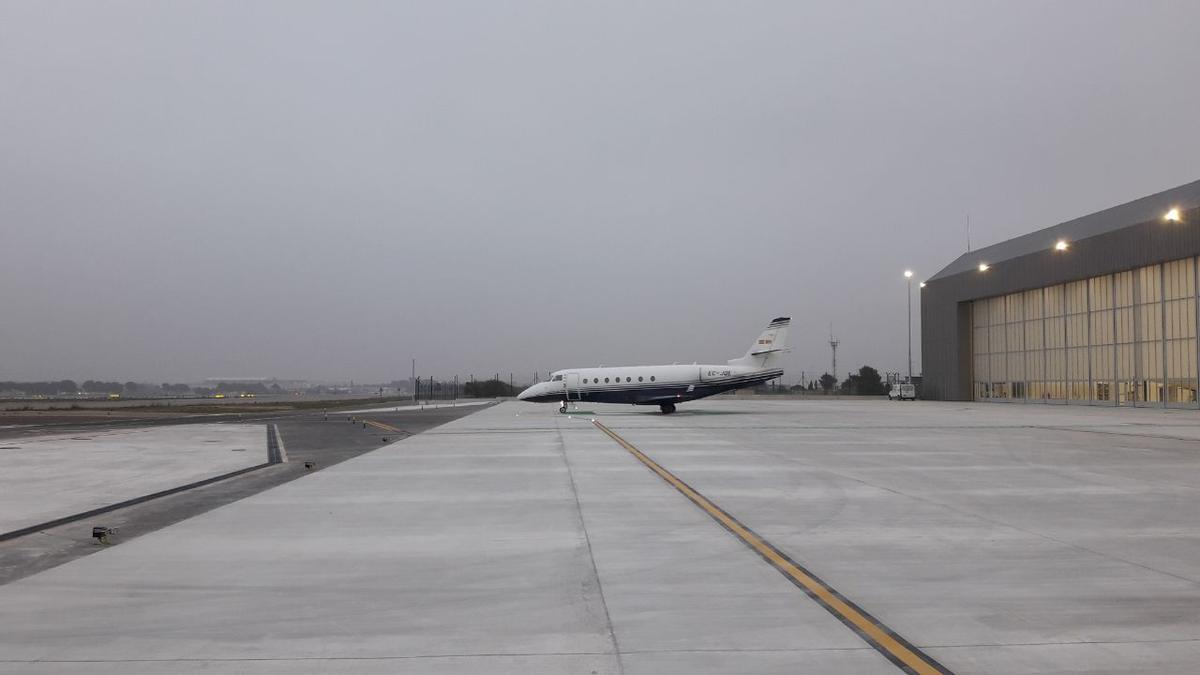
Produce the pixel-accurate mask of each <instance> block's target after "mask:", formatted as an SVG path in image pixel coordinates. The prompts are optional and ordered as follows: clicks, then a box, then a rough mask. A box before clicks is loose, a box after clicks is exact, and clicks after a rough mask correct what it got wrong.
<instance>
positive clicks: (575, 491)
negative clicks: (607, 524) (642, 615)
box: [555, 425, 625, 673]
mask: <svg viewBox="0 0 1200 675" xmlns="http://www.w3.org/2000/svg"><path fill="white" fill-rule="evenodd" d="M555 428H556V430H557V432H558V449H559V451H560V452H561V453H562V460H563V465H564V466H566V468H567V480H568V481H569V482H570V484H571V496H572V497H573V498H574V499H575V514H576V515H577V516H578V517H579V530H580V531H581V532H582V533H583V542H584V544H585V545H586V546H587V553H588V562H590V563H591V565H592V576H593V577H594V578H595V579H596V593H597V594H598V595H599V596H600V606H601V607H602V608H603V609H604V627H605V628H606V629H608V641H609V642H610V643H612V648H613V655H614V656H615V657H616V659H617V672H618V673H624V672H625V664H624V663H623V662H622V661H621V645H620V643H618V642H617V632H616V630H615V629H613V623H612V614H610V613H609V611H608V600H607V599H605V597H604V584H603V582H601V581H600V570H599V568H597V567H596V554H595V553H594V552H593V551H592V538H591V535H589V534H588V530H587V521H585V520H584V518H583V505H581V504H580V503H579V488H578V486H577V485H576V483H575V472H574V471H572V470H571V460H570V458H568V457H567V444H566V443H565V442H564V441H563V437H562V427H561V426H557V425H556V427H555Z"/></svg>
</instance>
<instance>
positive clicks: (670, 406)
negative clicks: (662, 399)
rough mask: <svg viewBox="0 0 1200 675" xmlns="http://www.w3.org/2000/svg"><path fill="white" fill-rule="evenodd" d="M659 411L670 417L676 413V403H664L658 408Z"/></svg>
mask: <svg viewBox="0 0 1200 675" xmlns="http://www.w3.org/2000/svg"><path fill="white" fill-rule="evenodd" d="M658 409H659V410H661V411H662V414H664V415H670V414H671V413H673V412H675V404H674V403H663V404H661V405H659V406H658Z"/></svg>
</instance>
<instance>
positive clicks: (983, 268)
mask: <svg viewBox="0 0 1200 675" xmlns="http://www.w3.org/2000/svg"><path fill="white" fill-rule="evenodd" d="M989 269H991V266H990V265H988V264H987V263H979V271H980V272H986V271H988V270H989Z"/></svg>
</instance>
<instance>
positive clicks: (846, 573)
mask: <svg viewBox="0 0 1200 675" xmlns="http://www.w3.org/2000/svg"><path fill="white" fill-rule="evenodd" d="M589 407H590V408H593V409H594V410H595V412H596V413H597V414H581V415H575V416H570V417H568V416H562V415H558V414H556V413H555V412H554V408H553V406H537V405H529V404H520V403H507V404H502V405H499V406H495V407H490V408H485V409H483V410H480V411H479V412H477V413H475V414H472V415H469V416H467V417H464V418H462V419H459V420H457V421H454V422H451V423H449V424H446V425H444V426H441V427H439V428H437V429H435V430H431V431H429V432H426V433H424V434H421V435H419V436H413V437H411V438H408V439H407V440H404V441H402V442H398V443H394V444H391V445H389V446H387V447H384V448H382V449H380V450H377V451H375V452H372V453H369V454H365V455H362V456H360V457H356V458H354V459H352V460H350V461H345V462H343V463H341V464H338V465H337V466H334V467H332V468H330V469H329V470H326V471H322V472H319V473H315V474H312V475H309V476H305V477H304V478H303V479H301V480H296V481H293V482H290V483H288V484H286V485H282V486H279V487H276V488H274V489H271V490H268V491H266V492H262V493H260V494H257V495H254V496H251V497H248V498H246V499H243V500H241V501H238V502H236V503H233V504H229V505H227V506H224V507H221V508H218V509H215V510H212V511H209V512H207V513H204V514H203V515H199V516H197V517H194V518H191V519H188V520H186V521H183V522H180V523H177V524H175V525H173V526H170V527H166V528H164V529H161V530H158V531H156V532H153V533H150V534H147V535H145V536H142V537H140V538H138V539H136V540H134V541H131V542H128V543H126V544H122V545H119V546H115V547H113V548H111V549H107V550H104V551H102V552H100V553H98V554H96V555H92V556H88V557H86V558H82V559H79V560H75V561H73V562H71V563H68V564H65V565H61V566H59V567H56V568H54V569H51V570H47V571H45V572H42V573H40V574H36V575H33V576H29V577H26V578H24V579H20V580H18V581H15V582H13V583H10V584H7V585H4V586H0V625H2V626H4V627H5V630H4V631H0V671H3V672H32V673H38V672H80V673H83V672H87V673H95V672H101V673H126V672H159V671H162V670H166V669H169V670H172V671H179V670H185V671H204V672H224V673H235V672H237V673H241V672H272V673H283V672H288V673H291V672H330V671H337V672H379V673H385V672H386V673H391V672H397V671H402V672H403V671H407V672H418V671H419V672H439V673H442V672H454V673H468V672H470V673H473V672H514V673H516V672H521V673H526V672H544V673H558V672H583V673H593V672H595V673H616V672H625V673H663V672H680V673H683V672H687V673H691V672H722V673H724V672H747V673H759V672H798V671H799V672H806V673H888V672H899V671H900V668H901V667H904V668H907V669H909V670H910V671H913V672H936V671H938V670H944V671H953V672H958V673H985V672H989V673H1001V672H1003V673H1007V672H1059V673H1061V672H1080V673H1082V672H1113V673H1116V672H1128V671H1131V670H1132V671H1159V672H1190V671H1192V670H1194V669H1195V665H1196V664H1197V663H1200V532H1198V531H1197V528H1196V525H1195V523H1196V522H1197V521H1198V520H1200V502H1198V500H1197V499H1196V496H1197V489H1198V488H1200V417H1198V416H1197V415H1196V413H1194V412H1163V411H1146V410H1135V411H1121V410H1111V409H1109V410H1103V409H1097V408H1058V407H1043V406H1004V405H985V404H937V403H886V402H880V401H870V402H868V401H830V402H823V401H771V400H749V401H738V400H715V401H714V400H709V401H700V402H696V403H692V404H689V405H688V406H686V407H681V409H680V411H679V412H678V413H676V414H675V415H670V416H662V415H660V414H658V413H657V411H656V410H652V409H635V408H628V407H611V408H610V407H605V406H589ZM593 418H594V419H595V420H596V421H598V422H599V423H600V424H598V425H597V424H594V423H593Z"/></svg>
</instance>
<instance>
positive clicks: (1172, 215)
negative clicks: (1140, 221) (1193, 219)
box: [1163, 209, 1182, 223]
mask: <svg viewBox="0 0 1200 675" xmlns="http://www.w3.org/2000/svg"><path fill="white" fill-rule="evenodd" d="M1163 220H1165V221H1167V222H1168V223H1178V222H1179V221H1180V220H1182V218H1181V217H1180V216H1179V209H1171V210H1170V211H1167V213H1166V215H1164V216H1163Z"/></svg>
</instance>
